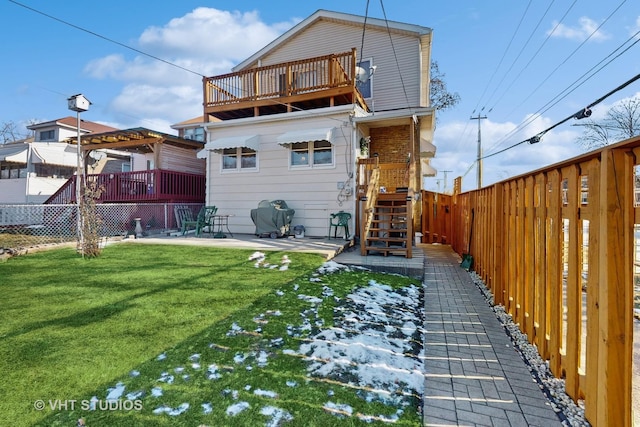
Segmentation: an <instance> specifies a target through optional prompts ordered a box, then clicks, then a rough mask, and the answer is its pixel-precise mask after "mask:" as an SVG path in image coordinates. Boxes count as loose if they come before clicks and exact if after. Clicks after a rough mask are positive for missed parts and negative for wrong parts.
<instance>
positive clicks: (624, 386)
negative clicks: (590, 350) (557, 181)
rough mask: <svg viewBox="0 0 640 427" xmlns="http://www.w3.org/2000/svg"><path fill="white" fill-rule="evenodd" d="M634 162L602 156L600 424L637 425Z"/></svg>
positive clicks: (612, 152)
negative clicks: (633, 403)
mask: <svg viewBox="0 0 640 427" xmlns="http://www.w3.org/2000/svg"><path fill="white" fill-rule="evenodd" d="M633 163H634V161H633V156H631V155H630V153H629V152H627V151H625V150H624V149H617V150H616V149H605V150H603V152H602V160H601V175H600V188H601V190H602V191H601V199H600V206H599V210H600V212H599V216H600V218H601V221H600V227H599V229H598V234H599V237H600V242H601V245H600V251H599V260H598V262H599V264H600V271H599V273H600V275H599V284H600V285H599V306H600V316H599V325H600V333H599V336H600V340H599V346H598V360H599V366H598V381H597V384H598V388H597V390H589V391H588V392H590V393H597V394H598V398H597V399H596V400H597V402H598V409H597V414H596V419H595V420H593V419H591V420H590V422H591V423H592V424H593V425H597V426H605V425H608V426H631V425H632V420H631V378H632V367H633V363H632V354H633V348H632V346H633V259H632V256H630V254H632V253H633V223H634V220H633V219H634V218H633V182H634V181H633Z"/></svg>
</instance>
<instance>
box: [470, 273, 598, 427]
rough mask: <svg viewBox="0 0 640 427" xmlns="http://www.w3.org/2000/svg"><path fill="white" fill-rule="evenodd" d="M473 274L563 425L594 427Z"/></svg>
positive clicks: (536, 351) (533, 347)
mask: <svg viewBox="0 0 640 427" xmlns="http://www.w3.org/2000/svg"><path fill="white" fill-rule="evenodd" d="M469 274H470V275H471V279H472V280H473V283H474V284H475V285H476V287H477V288H478V289H479V290H480V293H481V294H482V295H483V296H484V298H485V301H486V302H487V304H489V306H490V307H491V309H492V310H493V311H494V313H495V314H496V317H497V318H498V320H499V321H500V323H502V325H503V326H504V329H505V332H506V334H507V335H508V336H509V338H511V342H512V343H513V346H514V348H515V349H516V350H517V351H518V353H519V354H520V357H522V360H524V362H525V363H526V365H527V366H528V368H529V371H531V376H532V377H533V378H534V380H535V381H536V382H537V383H538V385H539V386H540V389H541V390H542V392H543V393H544V394H545V396H546V397H547V399H549V403H550V404H551V407H552V408H553V410H554V411H555V412H556V414H558V417H559V418H560V420H561V422H562V424H563V425H565V426H579V427H582V426H587V427H588V426H590V425H591V424H590V423H589V422H588V421H587V420H586V418H585V416H584V401H582V400H579V401H578V403H577V404H576V402H574V401H573V399H572V398H571V397H569V395H568V394H567V393H566V389H565V381H564V380H563V379H560V378H555V377H554V376H553V374H552V373H551V369H549V364H548V362H547V361H545V360H543V359H542V357H540V354H539V353H538V348H537V347H536V346H535V345H532V344H530V343H529V341H528V340H527V336H526V335H525V334H523V333H522V332H521V331H520V328H519V327H518V324H517V323H515V322H514V321H513V318H512V317H511V315H510V314H508V313H507V312H506V311H505V309H504V306H502V305H500V304H494V298H493V294H492V293H491V291H490V290H489V289H488V288H487V287H486V285H485V283H484V281H483V280H482V279H481V278H480V276H479V275H478V274H477V273H475V272H473V271H470V272H469Z"/></svg>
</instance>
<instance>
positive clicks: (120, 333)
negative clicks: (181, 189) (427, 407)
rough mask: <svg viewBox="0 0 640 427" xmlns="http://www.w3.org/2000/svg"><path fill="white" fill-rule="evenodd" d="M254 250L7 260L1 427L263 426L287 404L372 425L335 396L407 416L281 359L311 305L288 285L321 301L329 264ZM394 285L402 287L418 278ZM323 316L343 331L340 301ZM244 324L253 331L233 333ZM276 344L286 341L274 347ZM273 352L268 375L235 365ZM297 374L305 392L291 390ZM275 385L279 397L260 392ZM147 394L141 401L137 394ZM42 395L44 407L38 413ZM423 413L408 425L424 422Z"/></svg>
mask: <svg viewBox="0 0 640 427" xmlns="http://www.w3.org/2000/svg"><path fill="white" fill-rule="evenodd" d="M252 253H253V251H250V250H230V249H217V248H204V247H191V246H170V245H166V246H165V245H163V246H160V245H158V246H152V245H137V244H117V245H112V246H108V247H107V248H105V249H104V251H103V253H102V255H101V256H100V257H98V258H95V259H82V258H81V257H79V256H78V255H77V254H76V253H75V251H74V250H71V249H60V250H52V251H47V252H41V253H37V254H32V255H27V256H21V257H16V258H12V259H10V260H8V261H7V262H4V263H0V292H1V295H2V297H1V301H2V303H1V310H0V369H1V370H0V372H2V375H3V378H2V381H1V382H0V425H2V426H4V425H7V426H9V425H12V426H13V425H47V426H50V425H65V426H68V425H75V422H76V421H77V420H78V419H79V418H84V419H85V420H86V423H87V425H88V426H97V425H108V426H114V425H122V426H136V425H141V426H170V425H185V426H198V425H211V426H219V425H246V426H254V425H265V422H266V421H268V420H269V419H271V420H275V419H276V417H275V416H273V415H270V417H271V418H269V417H268V416H266V415H265V414H262V413H260V405H261V404H262V406H264V404H265V401H269V402H272V403H274V406H277V407H281V408H286V410H287V411H288V413H289V414H291V415H292V420H289V421H288V422H287V423H286V425H305V426H313V425H317V426H326V425H336V423H338V422H340V423H341V424H342V425H368V423H366V422H364V421H360V420H358V419H356V418H355V417H348V418H345V419H343V420H342V421H338V420H340V418H337V417H336V416H335V415H332V414H329V413H328V412H327V411H325V410H323V409H322V404H323V403H324V402H325V401H326V396H327V393H330V394H331V395H332V396H334V395H335V397H334V398H335V399H336V401H344V402H348V403H349V404H350V405H352V406H353V407H354V409H355V410H358V411H361V412H364V413H376V414H385V413H387V414H393V413H394V412H395V411H396V410H397V408H387V407H385V405H383V404H381V403H379V402H366V401H365V400H363V399H361V398H359V397H358V396H357V393H356V390H354V389H353V388H350V387H339V386H338V387H336V384H334V383H332V382H331V381H322V380H313V379H310V378H309V377H308V376H307V374H306V365H305V363H306V362H304V361H303V360H302V359H301V358H300V357H292V356H290V355H287V354H286V353H284V352H283V351H282V349H283V348H296V347H298V346H299V343H300V341H303V340H304V338H302V339H301V338H299V337H298V338H295V337H291V336H289V335H287V333H286V329H287V327H288V326H290V325H291V324H295V323H296V322H297V323H300V313H301V312H302V311H303V310H304V309H305V307H306V305H305V304H306V303H305V301H302V300H301V299H300V298H298V297H297V294H296V293H295V292H288V291H291V290H292V289H293V288H294V287H295V288H296V289H298V288H299V289H300V292H304V293H305V294H308V295H318V296H321V295H320V294H321V291H322V289H321V287H319V286H318V285H317V284H315V283H313V282H311V281H309V278H310V277H311V275H312V274H313V272H314V271H315V270H316V269H317V268H318V267H319V266H320V265H321V264H322V263H323V259H322V257H321V256H319V255H314V254H301V253H288V254H286V255H288V257H289V258H290V260H291V262H290V264H284V263H282V259H283V255H285V253H283V252H267V253H266V261H265V263H271V264H272V265H274V266H278V267H279V266H285V265H286V266H287V267H288V268H286V269H281V268H265V267H264V264H263V265H261V266H260V267H259V268H257V267H256V266H255V265H254V261H250V260H249V257H250V255H251V254H252ZM381 277H385V275H380V274H374V273H365V272H350V273H346V274H335V275H333V278H332V279H331V280H333V282H332V283H331V286H332V288H333V290H334V292H335V293H336V296H340V295H345V294H346V293H348V292H349V291H350V290H351V289H352V288H354V286H356V285H357V284H362V283H364V284H366V283H367V281H368V280H370V279H371V278H376V279H378V280H379V279H380V278H381ZM388 277H392V279H391V281H392V282H393V286H400V287H401V286H405V285H408V284H410V283H414V282H415V281H411V280H410V279H408V278H402V277H399V276H388ZM324 282H325V283H329V282H328V281H326V280H325V281H324ZM307 305H308V304H307ZM275 309H277V311H276V310H275ZM319 315H320V316H321V317H322V318H323V319H324V321H325V322H326V324H327V325H330V324H331V322H332V318H333V309H332V306H331V303H329V302H328V303H327V304H325V305H323V306H322V307H321V309H320V311H319ZM234 324H235V325H236V326H238V325H240V326H239V327H241V328H242V329H241V332H240V333H237V334H236V333H233V331H234V329H233V325H234ZM256 328H262V330H260V331H259V332H254V330H256ZM276 338H283V340H284V341H283V342H282V343H281V344H279V345H278V346H275V345H269V343H270V342H271V343H272V342H273V341H272V340H273V339H276ZM265 349H266V351H267V353H268V356H269V362H268V365H267V366H263V367H262V368H258V367H256V368H255V369H253V370H249V369H248V368H247V369H245V368H244V366H245V363H240V364H239V363H238V361H237V360H234V358H236V357H238V355H241V356H242V355H244V357H248V358H249V359H251V358H253V359H252V360H253V363H252V365H253V366H256V364H257V365H260V360H259V358H260V356H259V355H260V354H261V351H264V350H265ZM265 354H266V353H265ZM159 355H162V357H160V359H159V358H158V356H159ZM214 367H216V368H217V369H218V370H217V371H216V370H215V368H214ZM214 371H215V372H214ZM210 372H214V373H215V375H219V378H218V377H217V376H215V375H214V377H213V378H212V377H210V376H209V373H210ZM169 378H172V379H173V380H172V381H169V380H168V379H169ZM294 380H295V382H296V383H297V384H298V385H297V386H295V387H287V386H284V383H285V382H290V381H294ZM119 384H121V385H122V386H124V387H126V391H125V393H124V394H123V395H122V396H121V397H120V399H119V402H120V403H119V405H120V406H117V405H116V407H114V406H111V407H110V408H106V407H102V408H98V410H94V411H89V410H87V406H88V404H89V401H90V399H91V398H92V397H94V396H95V397H96V398H97V399H98V400H99V402H98V403H97V404H98V405H102V404H103V403H104V402H106V401H105V399H106V397H107V395H108V394H109V390H110V389H113V388H115V387H117V386H118V385H119ZM277 384H280V385H282V387H280V386H278V387H276V385H277ZM154 387H160V388H161V389H162V393H163V395H162V396H161V397H156V396H154V395H153V392H152V390H153V389H154ZM273 389H277V390H278V396H277V399H276V398H274V397H273V396H268V395H262V394H260V393H256V392H254V391H255V390H273ZM134 391H140V392H141V394H140V396H137V397H135V398H131V399H127V398H126V397H125V396H126V394H127V393H129V392H134ZM237 394H241V395H243V396H244V401H247V402H250V403H252V405H251V407H250V408H249V409H247V410H246V411H245V412H244V414H243V416H242V417H230V416H229V415H228V414H227V413H226V412H225V411H226V410H227V408H229V406H230V405H232V404H233V403H234V402H237V400H238V399H237ZM38 400H42V401H43V403H44V409H41V410H37V409H36V408H34V405H38V403H39V402H38ZM185 402H191V403H190V405H191V406H190V408H189V409H188V410H186V411H185V412H184V413H183V414H181V415H179V416H171V415H169V414H166V413H160V414H158V413H154V410H156V412H158V408H162V407H163V405H165V407H166V408H167V410H169V409H174V410H175V409H177V408H180V405H181V404H183V403H185ZM203 403H204V404H205V406H202V404H203ZM207 403H210V404H211V411H209V410H208V407H207V405H206V404H207ZM65 405H66V406H65ZM132 405H135V407H134V408H132ZM38 409H40V408H38ZM413 409H414V410H411V408H407V409H406V410H405V412H404V415H403V416H402V417H401V418H400V420H399V422H398V423H396V424H400V425H419V424H420V421H419V417H418V415H417V413H416V411H415V408H413ZM273 425H279V424H273Z"/></svg>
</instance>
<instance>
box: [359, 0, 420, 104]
mask: <svg viewBox="0 0 640 427" xmlns="http://www.w3.org/2000/svg"><path fill="white" fill-rule="evenodd" d="M367 4H368V2H367ZM380 7H381V8H382V15H383V16H384V22H385V24H386V25H387V34H388V35H389V42H390V43H391V50H392V51H393V57H394V59H395V61H396V67H397V68H398V74H399V75H400V84H401V85H402V91H403V92H404V99H405V101H407V107H408V108H411V103H410V102H409V96H408V95H407V88H406V87H405V84H404V80H403V79H402V70H401V69H400V63H399V62H398V54H397V53H396V48H395V46H394V44H393V37H391V29H390V28H389V20H388V19H387V12H386V11H385V10H384V4H383V2H382V0H380Z"/></svg>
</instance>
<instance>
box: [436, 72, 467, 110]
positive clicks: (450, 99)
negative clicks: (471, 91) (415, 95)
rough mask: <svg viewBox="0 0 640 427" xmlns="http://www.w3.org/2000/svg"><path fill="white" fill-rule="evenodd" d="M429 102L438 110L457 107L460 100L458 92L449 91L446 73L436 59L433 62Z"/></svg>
mask: <svg viewBox="0 0 640 427" xmlns="http://www.w3.org/2000/svg"><path fill="white" fill-rule="evenodd" d="M429 102H430V104H431V107H433V108H435V109H436V110H438V111H442V110H447V109H449V108H453V107H455V106H456V105H457V104H458V103H459V102H460V95H458V93H457V92H453V93H451V92H449V91H448V90H447V84H446V83H445V81H444V73H443V72H441V71H440V66H439V65H438V63H437V62H436V61H433V62H432V63H431V85H430V87H429Z"/></svg>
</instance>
